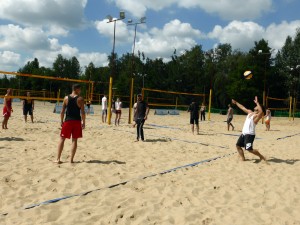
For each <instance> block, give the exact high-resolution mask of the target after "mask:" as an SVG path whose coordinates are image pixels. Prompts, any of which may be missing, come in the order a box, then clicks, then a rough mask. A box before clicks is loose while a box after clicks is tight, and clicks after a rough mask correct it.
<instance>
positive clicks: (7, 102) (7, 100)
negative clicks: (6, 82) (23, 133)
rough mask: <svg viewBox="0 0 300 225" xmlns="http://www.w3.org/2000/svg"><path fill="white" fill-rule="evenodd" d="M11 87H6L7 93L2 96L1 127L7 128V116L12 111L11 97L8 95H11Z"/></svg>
mask: <svg viewBox="0 0 300 225" xmlns="http://www.w3.org/2000/svg"><path fill="white" fill-rule="evenodd" d="M12 93H13V91H12V89H11V88H8V89H7V93H6V95H5V97H4V102H3V114H2V115H3V121H2V129H8V128H7V123H8V120H9V117H10V116H11V113H12V112H13V109H12V98H11V97H10V96H12Z"/></svg>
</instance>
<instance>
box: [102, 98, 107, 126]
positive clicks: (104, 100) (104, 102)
mask: <svg viewBox="0 0 300 225" xmlns="http://www.w3.org/2000/svg"><path fill="white" fill-rule="evenodd" d="M106 118H107V98H106V95H104V96H103V98H102V123H106Z"/></svg>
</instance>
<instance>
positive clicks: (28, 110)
mask: <svg viewBox="0 0 300 225" xmlns="http://www.w3.org/2000/svg"><path fill="white" fill-rule="evenodd" d="M27 114H29V115H30V116H32V107H24V109H23V115H24V116H27Z"/></svg>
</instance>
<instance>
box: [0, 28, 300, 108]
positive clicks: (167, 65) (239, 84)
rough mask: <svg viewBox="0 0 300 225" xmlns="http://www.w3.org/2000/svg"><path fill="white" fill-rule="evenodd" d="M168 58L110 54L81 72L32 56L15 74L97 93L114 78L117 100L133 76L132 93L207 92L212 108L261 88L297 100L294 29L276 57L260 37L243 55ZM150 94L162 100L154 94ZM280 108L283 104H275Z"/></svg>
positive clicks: (227, 49) (73, 65) (225, 50)
mask: <svg viewBox="0 0 300 225" xmlns="http://www.w3.org/2000/svg"><path fill="white" fill-rule="evenodd" d="M170 58H171V60H169V61H167V62H166V61H164V60H163V59H162V58H156V59H150V58H148V57H146V56H145V54H144V53H143V52H138V53H137V54H136V55H134V56H132V54H131V53H126V54H123V55H121V56H120V57H119V56H118V55H117V54H115V55H110V56H109V57H108V61H109V64H108V66H103V67H96V66H95V65H94V64H93V62H91V63H89V65H88V66H85V67H84V68H82V67H81V66H80V63H79V61H78V59H77V58H76V57H72V58H70V59H68V58H65V57H63V56H62V55H58V56H57V58H56V59H55V61H54V62H53V65H52V67H51V68H46V67H42V66H40V65H39V61H38V59H36V58H35V59H34V60H33V61H29V62H27V63H26V65H25V66H24V67H22V68H20V69H19V70H18V72H20V73H27V74H39V75H45V76H55V77H65V78H72V79H83V80H92V81H95V84H96V85H95V87H94V88H95V89H94V93H101V94H103V93H106V94H107V93H108V82H109V77H110V76H111V75H113V79H114V84H113V87H114V89H115V94H117V95H120V96H128V95H129V90H130V83H131V77H132V76H133V77H134V78H135V86H134V93H139V92H140V91H141V88H142V87H143V86H145V87H147V88H153V89H161V90H172V91H177V92H189V93H190V92H192V93H205V94H207V95H208V93H209V90H210V89H212V90H213V101H212V104H213V107H215V108H226V106H227V104H228V103H230V99H232V98H235V99H238V100H239V101H240V102H241V103H243V104H247V105H249V104H250V105H251V104H252V98H253V96H255V95H257V96H259V98H260V101H261V102H262V93H263V91H264V90H265V91H266V95H267V96H271V97H274V98H282V99H285V98H286V99H288V97H289V96H293V97H297V96H298V94H299V91H300V29H297V30H296V33H295V36H294V37H290V36H288V37H287V38H286V41H285V43H284V45H283V47H282V48H281V49H280V50H279V51H278V52H277V53H274V52H273V51H272V49H271V48H270V47H269V45H268V41H267V40H264V39H261V40H259V41H257V42H255V43H254V46H253V47H252V48H251V49H250V50H249V51H248V52H243V51H241V50H238V49H235V50H233V49H232V47H231V45H230V44H219V45H218V46H217V47H216V48H214V49H211V50H209V51H204V50H203V49H202V46H201V45H196V46H194V47H192V48H191V49H189V50H186V51H185V52H184V53H183V54H182V53H181V54H178V53H177V51H176V50H174V52H173V54H172V55H171V57H170ZM113 59H114V60H113ZM113 65H114V66H113ZM246 70H251V71H252V73H253V78H252V79H250V80H245V79H244V78H243V73H244V72H245V71H246ZM0 87H1V88H7V87H11V88H16V89H28V90H43V89H44V90H48V91H52V92H57V91H58V89H60V90H61V93H62V94H66V93H69V92H70V84H69V83H67V82H60V81H50V80H44V79H33V78H26V77H13V78H10V79H8V78H7V77H6V76H4V77H3V78H2V79H0ZM85 90H86V87H84V91H85ZM152 96H153V97H163V95H162V94H159V93H156V94H154V93H153V94H152ZM178 97H179V98H181V101H182V102H184V103H185V104H188V103H189V102H190V101H191V97H186V96H178ZM280 104H281V105H282V104H283V103H282V102H279V103H277V105H278V106H279V105H280ZM275 105H276V103H275ZM281 105H280V106H281ZM280 106H279V107H280Z"/></svg>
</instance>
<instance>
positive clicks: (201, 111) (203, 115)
mask: <svg viewBox="0 0 300 225" xmlns="http://www.w3.org/2000/svg"><path fill="white" fill-rule="evenodd" d="M205 111H206V106H205V104H204V102H202V105H201V108H200V115H201V121H202V119H203V120H204V121H205Z"/></svg>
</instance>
